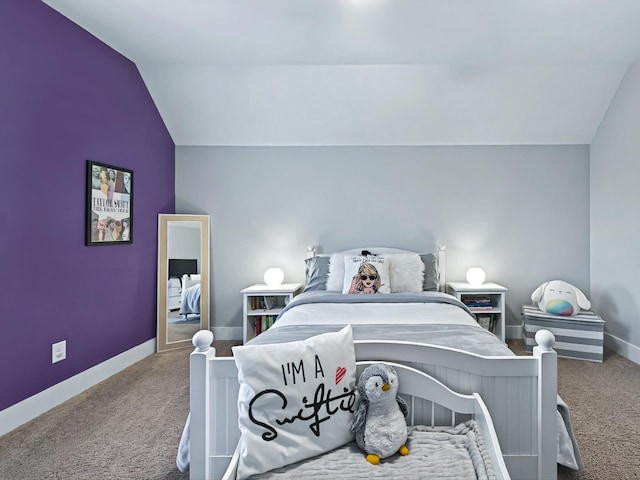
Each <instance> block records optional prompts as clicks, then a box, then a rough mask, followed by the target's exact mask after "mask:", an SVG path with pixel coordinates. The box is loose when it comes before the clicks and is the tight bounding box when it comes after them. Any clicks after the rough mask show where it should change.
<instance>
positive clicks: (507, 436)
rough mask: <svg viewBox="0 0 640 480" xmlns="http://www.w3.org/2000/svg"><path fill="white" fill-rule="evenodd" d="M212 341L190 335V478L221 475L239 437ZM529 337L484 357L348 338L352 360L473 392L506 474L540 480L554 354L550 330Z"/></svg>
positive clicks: (235, 387) (549, 438)
mask: <svg viewBox="0 0 640 480" xmlns="http://www.w3.org/2000/svg"><path fill="white" fill-rule="evenodd" d="M212 340H213V335H212V334H211V333H210V332H208V331H201V332H198V333H197V334H196V335H195V336H194V338H193V343H194V345H195V347H196V349H195V351H194V352H193V353H192V354H191V440H190V449H191V462H190V463H191V466H190V474H191V478H192V479H218V478H222V477H223V475H224V472H225V470H226V469H227V467H228V466H229V463H230V462H231V458H232V456H233V454H234V451H235V448H236V445H237V443H238V440H239V438H240V432H239V429H238V414H237V405H238V391H239V383H238V379H237V373H238V372H237V368H236V365H235V362H234V360H233V358H231V357H218V358H216V356H215V349H213V348H211V347H210V344H211V342H212ZM536 341H537V342H538V345H539V346H537V347H535V348H534V352H533V356H522V357H484V356H480V355H475V354H471V353H468V352H465V351H462V350H456V349H451V348H445V347H439V346H433V345H424V344H418V343H410V342H393V341H356V342H355V348H356V358H357V360H358V361H359V362H360V361H377V362H378V361H382V362H394V363H398V364H403V365H408V366H410V367H413V368H415V369H417V370H419V371H422V372H426V373H427V374H429V375H431V376H432V377H434V378H435V379H437V380H439V381H440V382H442V383H443V384H444V385H446V386H448V387H449V388H451V389H452V390H454V391H456V392H459V393H462V394H472V393H474V392H475V393H478V394H480V395H481V397H482V400H483V401H484V404H486V407H487V410H488V412H489V413H490V418H491V419H492V420H493V425H494V427H495V431H496V433H497V437H498V439H499V441H500V445H501V446H502V453H503V455H504V461H505V463H506V466H507V468H508V470H509V472H510V474H511V477H512V478H518V479H528V478H530V479H536V478H537V479H545V480H547V479H555V478H556V476H557V427H556V415H557V384H556V383H557V372H556V369H557V357H556V353H555V351H554V350H553V348H552V346H553V343H554V337H553V335H552V334H551V333H550V332H548V331H539V332H538V333H537V335H536ZM431 415H432V416H433V415H434V414H433V413H431ZM427 416H428V414H427ZM425 418H426V417H425Z"/></svg>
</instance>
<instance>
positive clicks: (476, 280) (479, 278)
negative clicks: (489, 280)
mask: <svg viewBox="0 0 640 480" xmlns="http://www.w3.org/2000/svg"><path fill="white" fill-rule="evenodd" d="M485 279H486V275H485V274H484V270H483V269H481V268H480V267H471V268H470V269H469V270H467V282H469V285H473V286H474V287H477V286H478V285H482V284H483V283H484V281H485Z"/></svg>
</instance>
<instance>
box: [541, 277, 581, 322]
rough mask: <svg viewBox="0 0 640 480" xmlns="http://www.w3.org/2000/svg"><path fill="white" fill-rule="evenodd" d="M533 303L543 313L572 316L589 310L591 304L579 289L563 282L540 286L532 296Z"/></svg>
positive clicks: (553, 281) (558, 281)
mask: <svg viewBox="0 0 640 480" xmlns="http://www.w3.org/2000/svg"><path fill="white" fill-rule="evenodd" d="M531 301H532V302H533V303H534V304H537V305H538V308H539V309H540V310H542V311H543V312H547V313H551V314H553V315H562V316H567V317H568V316H571V315H577V314H578V313H580V309H581V308H582V309H584V310H588V309H589V308H591V302H590V301H589V300H588V299H587V297H586V296H585V294H584V293H582V292H581V291H580V290H579V289H578V288H577V287H574V286H573V285H571V284H570V283H567V282H563V281H562V280H551V281H550V282H545V283H543V284H542V285H540V286H539V287H538V288H536V289H535V291H534V292H533V293H532V294H531Z"/></svg>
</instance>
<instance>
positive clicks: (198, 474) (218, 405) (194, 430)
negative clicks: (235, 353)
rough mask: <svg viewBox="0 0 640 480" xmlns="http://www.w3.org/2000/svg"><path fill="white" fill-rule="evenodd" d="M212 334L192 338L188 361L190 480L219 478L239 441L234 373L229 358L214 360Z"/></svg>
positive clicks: (206, 331) (202, 332) (231, 361)
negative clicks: (192, 349) (193, 348)
mask: <svg viewBox="0 0 640 480" xmlns="http://www.w3.org/2000/svg"><path fill="white" fill-rule="evenodd" d="M212 342H213V334H212V333H211V332H210V331H208V330H201V331H199V332H198V333H196V334H195V335H194V337H193V345H194V346H195V347H196V349H195V350H194V351H193V352H192V353H191V360H190V364H191V367H190V385H191V387H190V388H191V391H190V409H191V413H190V429H191V431H190V436H191V438H190V445H189V449H190V465H189V477H190V478H192V479H198V480H201V479H216V478H222V476H223V475H224V472H225V470H226V469H227V467H228V465H229V462H230V461H231V457H232V456H233V452H234V449H235V447H236V444H237V443H238V440H239V439H240V432H239V430H238V416H237V409H238V391H239V388H240V385H239V383H238V369H237V368H236V364H235V362H234V360H233V358H231V357H216V350H215V348H213V347H211V343H212Z"/></svg>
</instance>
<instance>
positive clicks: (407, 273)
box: [386, 253, 424, 293]
mask: <svg viewBox="0 0 640 480" xmlns="http://www.w3.org/2000/svg"><path fill="white" fill-rule="evenodd" d="M386 257H387V258H388V259H389V278H390V280H391V293H400V292H421V291H422V287H423V284H424V262H423V261H422V259H421V258H420V255H418V254H417V253H394V254H390V255H387V256H386Z"/></svg>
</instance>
